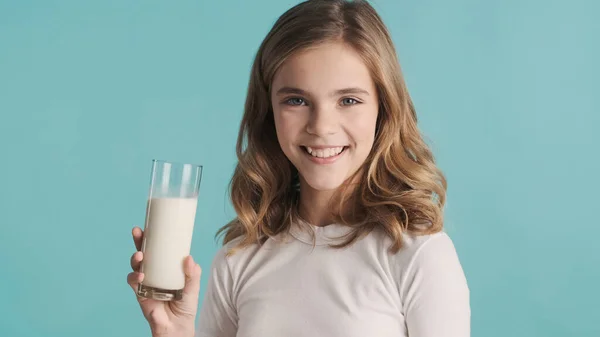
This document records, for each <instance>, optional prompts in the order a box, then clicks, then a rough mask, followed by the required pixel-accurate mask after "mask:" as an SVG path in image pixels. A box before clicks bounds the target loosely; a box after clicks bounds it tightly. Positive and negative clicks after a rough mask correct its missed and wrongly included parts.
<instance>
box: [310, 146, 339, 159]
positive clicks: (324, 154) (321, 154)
mask: <svg viewBox="0 0 600 337" xmlns="http://www.w3.org/2000/svg"><path fill="white" fill-rule="evenodd" d="M343 149H344V147H343V146H338V147H329V148H326V149H313V148H312V147H310V146H307V147H306V151H308V153H310V155H311V156H313V157H317V158H329V157H333V156H337V155H338V154H340V152H342V150H343Z"/></svg>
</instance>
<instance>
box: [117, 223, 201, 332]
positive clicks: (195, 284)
mask: <svg viewBox="0 0 600 337" xmlns="http://www.w3.org/2000/svg"><path fill="white" fill-rule="evenodd" d="M132 235H133V242H134V243H135V248H136V249H137V251H136V252H135V253H134V254H133V255H132V256H131V269H133V272H132V273H129V275H127V283H129V285H130V286H131V288H133V291H134V293H136V297H137V300H138V302H139V304H140V308H141V309H142V313H143V314H144V317H145V318H146V320H147V321H148V323H149V324H150V330H151V331H152V336H153V337H193V336H194V329H195V321H196V311H197V309H198V296H199V293H200V275H201V273H202V270H201V268H200V266H199V265H198V264H196V263H195V262H194V259H193V258H192V257H191V256H188V257H187V258H186V260H185V262H184V272H185V287H184V289H183V297H182V299H181V300H178V301H158V300H153V299H149V298H144V297H140V296H137V288H138V284H139V283H140V282H142V281H143V280H144V274H143V273H140V272H139V269H140V265H141V263H142V260H143V259H144V254H143V253H142V252H141V247H142V238H143V235H144V233H143V231H142V230H141V229H140V228H139V227H134V228H133V231H132Z"/></svg>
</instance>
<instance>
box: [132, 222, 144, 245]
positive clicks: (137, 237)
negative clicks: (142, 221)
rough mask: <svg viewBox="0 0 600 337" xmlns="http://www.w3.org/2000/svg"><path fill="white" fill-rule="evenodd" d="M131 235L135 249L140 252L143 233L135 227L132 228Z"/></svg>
mask: <svg viewBox="0 0 600 337" xmlns="http://www.w3.org/2000/svg"><path fill="white" fill-rule="evenodd" d="M131 234H132V236H133V243H134V244H135V249H137V250H142V239H143V237H144V231H142V229H141V228H139V227H137V226H136V227H133V230H132V231H131Z"/></svg>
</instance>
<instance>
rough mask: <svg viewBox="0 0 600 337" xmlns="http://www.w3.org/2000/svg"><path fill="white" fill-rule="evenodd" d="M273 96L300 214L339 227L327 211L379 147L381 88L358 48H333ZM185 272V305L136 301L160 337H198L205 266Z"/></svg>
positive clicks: (300, 61)
mask: <svg viewBox="0 0 600 337" xmlns="http://www.w3.org/2000/svg"><path fill="white" fill-rule="evenodd" d="M272 93H273V94H272V96H271V100H272V106H273V113H274V118H275V127H276V129H277V140H278V142H279V144H280V146H281V149H282V150H283V152H284V153H285V155H286V156H287V158H288V159H289V160H290V161H291V162H292V163H293V164H294V166H295V167H296V168H297V169H298V172H299V173H300V213H301V215H302V216H303V217H304V219H306V220H308V221H309V222H311V223H312V224H315V225H318V226H325V225H327V224H329V223H331V214H330V212H329V210H328V206H327V203H328V202H329V200H330V198H331V196H332V195H333V193H334V192H335V190H336V189H337V188H338V187H340V186H341V185H342V184H343V183H344V182H345V181H346V180H347V179H348V178H349V177H350V176H351V175H352V174H353V173H355V172H356V171H357V170H358V169H359V168H360V166H361V165H362V164H363V162H364V161H365V160H366V158H367V156H368V155H369V152H370V151H371V148H372V147H373V142H374V138H375V126H376V122H377V114H378V106H379V103H378V97H377V92H376V89H375V85H374V83H373V80H372V78H371V76H370V73H369V71H368V69H367V67H366V66H365V64H364V63H363V62H362V60H361V58H360V56H359V55H358V54H357V53H356V52H355V51H354V50H353V49H352V48H350V47H348V46H346V45H344V44H341V43H326V44H321V45H318V46H316V47H314V48H311V49H309V50H306V51H303V52H301V53H298V54H296V55H293V56H292V57H290V58H289V59H288V60H286V62H284V64H283V65H282V67H281V68H280V69H279V71H278V72H277V74H276V75H275V78H274V80H273V83H272ZM306 146H310V147H313V148H315V151H316V152H315V153H318V152H319V151H321V150H323V148H328V147H341V146H343V147H344V151H343V152H342V153H341V154H340V155H339V156H338V157H337V158H335V160H333V161H332V160H329V161H332V162H328V163H323V161H328V160H323V159H320V161H321V162H320V163H319V162H315V161H314V159H311V158H312V157H311V156H310V155H309V154H308V153H307V152H306V150H305V147H306ZM317 148H321V149H317ZM323 155H324V153H321V156H323ZM317 161H319V159H317ZM143 235H144V233H143V231H142V229H140V228H139V227H135V228H133V231H132V237H133V241H134V245H135V247H136V252H135V253H134V254H133V255H132V256H131V268H132V270H133V271H132V272H131V273H129V274H128V275H127V283H129V285H130V286H131V287H132V289H133V291H134V292H135V291H136V289H137V286H138V284H139V283H140V282H142V281H143V279H144V274H143V273H140V272H139V269H140V265H141V263H142V260H143V258H144V256H143V253H142V252H141V251H140V250H141V245H142V240H143ZM184 271H185V275H186V284H185V288H184V290H183V298H182V299H181V300H179V301H173V302H163V301H156V300H151V299H146V298H141V297H137V296H136V298H137V300H138V302H139V305H140V308H141V310H142V313H143V314H144V317H145V318H146V319H147V320H148V323H149V324H150V328H151V331H152V336H155V337H158V336H160V337H165V336H169V337H173V336H177V337H193V336H194V330H195V319H196V314H197V307H198V296H199V292H200V276H201V268H200V266H199V265H198V264H196V263H195V262H194V260H193V258H192V257H191V256H189V257H187V259H186V260H185V263H184Z"/></svg>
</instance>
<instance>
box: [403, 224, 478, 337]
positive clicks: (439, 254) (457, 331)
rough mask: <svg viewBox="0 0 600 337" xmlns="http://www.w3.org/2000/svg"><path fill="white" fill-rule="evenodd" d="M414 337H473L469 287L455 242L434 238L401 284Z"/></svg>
mask: <svg viewBox="0 0 600 337" xmlns="http://www.w3.org/2000/svg"><path fill="white" fill-rule="evenodd" d="M400 294H401V295H402V299H403V308H404V314H405V318H406V325H407V328H408V335H409V336H410V337H469V336H470V319H471V309H470V304H469V296H470V295H469V288H468V285H467V281H466V278H465V275H464V272H463V269H462V267H461V264H460V262H459V259H458V256H457V254H456V250H455V248H454V245H453V243H452V241H451V239H450V238H449V237H448V235H446V234H445V233H439V234H437V235H435V236H433V237H431V238H430V239H429V240H428V241H426V242H425V243H423V245H422V246H421V247H420V248H419V249H418V250H417V251H416V253H415V255H414V256H413V258H412V260H411V262H410V263H409V264H408V266H407V269H406V272H405V273H404V277H403V280H402V282H401V284H400Z"/></svg>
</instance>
